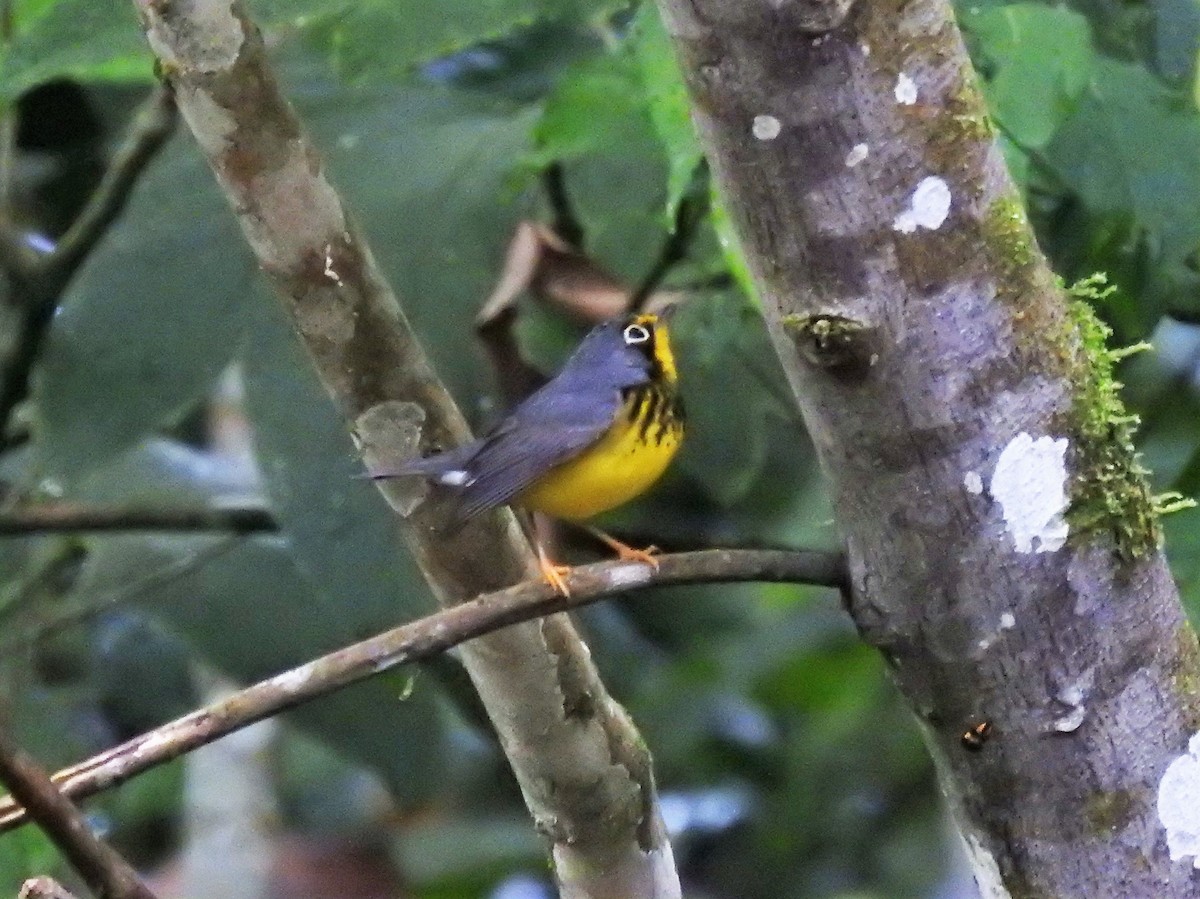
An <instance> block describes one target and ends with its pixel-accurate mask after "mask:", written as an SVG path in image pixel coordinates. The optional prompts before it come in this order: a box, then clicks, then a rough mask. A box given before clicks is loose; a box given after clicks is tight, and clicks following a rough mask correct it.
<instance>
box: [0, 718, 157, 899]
mask: <svg viewBox="0 0 1200 899" xmlns="http://www.w3.org/2000/svg"><path fill="white" fill-rule="evenodd" d="M0 781H3V782H4V785H5V786H7V787H8V789H9V791H10V792H11V793H12V795H13V797H14V798H15V799H17V800H18V801H19V802H20V803H21V804H22V805H23V806H25V808H26V809H28V810H29V816H30V817H31V818H32V819H33V820H34V821H36V822H37V824H38V826H39V827H40V828H41V829H42V830H43V831H45V833H46V836H48V837H49V838H50V840H51V841H52V842H53V843H54V845H55V846H57V847H58V849H59V851H60V852H62V854H63V856H64V857H65V858H66V859H67V861H68V862H70V863H71V867H73V868H74V869H75V870H76V871H78V872H79V875H80V876H81V877H82V878H83V879H84V880H85V881H86V882H87V884H88V886H89V887H91V888H92V891H93V892H94V893H95V894H96V895H97V896H103V897H105V899H155V896H154V894H153V893H152V892H150V890H149V889H148V888H147V887H146V886H145V884H143V883H142V881H141V879H140V878H139V877H138V875H137V872H136V871H135V870H134V869H133V868H132V867H131V866H130V864H129V862H127V861H125V859H123V858H122V857H121V856H120V855H119V854H118V853H117V852H116V851H115V850H113V848H112V847H111V846H109V845H107V844H106V843H103V842H101V841H100V840H99V839H97V838H96V836H95V835H94V834H93V833H92V830H91V828H90V827H89V826H88V823H87V821H86V820H85V819H84V817H83V815H82V814H81V813H80V811H79V809H77V808H75V806H74V805H72V804H71V801H70V800H69V799H67V797H66V796H64V795H63V794H62V793H60V792H59V790H58V788H57V787H56V786H55V785H54V783H53V782H52V781H51V780H50V777H49V776H48V775H47V774H46V772H45V771H43V770H42V768H41V766H40V765H39V764H38V763H37V762H36V761H34V759H33V757H32V756H30V755H29V753H27V752H25V751H24V750H23V749H21V748H20V747H19V746H17V745H16V744H14V743H13V742H12V741H11V740H10V739H9V736H8V734H7V733H5V732H4V731H2V730H0Z"/></svg>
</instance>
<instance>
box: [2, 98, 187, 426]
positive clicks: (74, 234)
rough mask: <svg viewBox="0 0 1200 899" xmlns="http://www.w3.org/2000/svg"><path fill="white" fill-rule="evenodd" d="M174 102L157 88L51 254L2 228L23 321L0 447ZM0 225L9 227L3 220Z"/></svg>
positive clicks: (5, 396)
mask: <svg viewBox="0 0 1200 899" xmlns="http://www.w3.org/2000/svg"><path fill="white" fill-rule="evenodd" d="M176 119H177V116H176V114H175V102H174V99H173V98H172V96H171V92H170V90H169V89H167V88H166V87H158V88H155V90H154V93H152V94H151V95H150V97H149V99H147V100H146V102H145V103H144V104H143V105H142V106H141V108H140V109H139V110H138V111H137V114H136V115H135V116H134V120H133V123H132V124H131V125H130V129H129V133H128V135H127V136H126V138H125V141H124V142H123V143H122V145H121V147H120V149H119V150H118V151H117V153H116V155H115V156H114V157H113V159H112V163H111V164H110V165H109V167H108V170H107V171H106V172H105V174H104V177H103V178H102V179H101V181H100V184H99V185H98V186H97V187H96V190H95V192H94V193H93V194H92V196H91V197H90V198H89V199H88V202H87V204H86V205H85V206H84V207H83V210H82V211H81V212H80V213H79V216H78V217H77V218H76V219H75V221H74V223H72V225H71V227H70V228H68V229H67V233H66V234H64V235H63V236H62V239H61V240H60V241H59V242H58V245H57V246H56V247H55V248H54V250H53V251H52V252H50V253H49V254H48V255H46V256H43V257H41V258H31V257H30V251H29V249H28V247H25V246H24V245H23V244H22V243H21V242H20V240H19V238H18V237H17V235H15V234H14V233H13V230H12V228H11V227H3V228H0V265H3V266H4V267H6V268H7V269H8V271H9V275H10V277H11V278H12V281H13V287H14V294H15V297H16V299H17V301H18V302H19V305H20V306H21V307H22V318H21V322H20V325H19V328H18V333H17V339H16V341H15V343H14V348H13V351H12V355H11V356H9V358H8V359H6V360H5V362H4V366H3V370H0V443H2V442H3V441H4V440H5V439H7V437H8V434H9V430H10V425H11V419H12V414H13V410H15V409H16V407H17V406H18V405H19V404H20V403H21V401H22V400H24V399H25V397H26V396H27V395H28V394H29V378H30V375H31V373H32V371H33V367H34V365H35V364H36V363H37V360H38V358H39V356H40V355H41V352H42V343H43V342H44V341H45V337H46V333H47V332H48V331H49V330H50V322H51V321H52V320H53V318H54V310H55V308H56V307H57V305H58V300H59V297H61V296H62V292H63V290H65V289H66V287H67V284H68V283H70V281H71V278H72V277H74V275H75V273H76V272H77V271H78V270H79V267H80V266H81V265H82V264H83V262H84V260H85V259H87V256H88V254H89V253H90V252H91V251H92V249H93V248H94V247H95V245H96V243H97V242H98V241H99V240H100V238H101V237H102V236H103V235H104V233H105V232H106V231H107V230H108V227H109V226H110V225H111V224H112V223H113V222H114V221H115V220H116V218H117V216H118V215H120V214H121V211H122V210H123V209H124V208H125V204H126V203H127V202H128V200H129V197H130V195H131V194H132V193H133V188H134V186H135V185H136V184H137V182H138V179H139V178H140V177H141V174H142V172H143V171H144V170H145V168H146V165H147V164H148V163H149V162H150V160H151V159H153V158H154V156H155V155H156V154H157V153H158V151H159V149H160V148H161V147H162V145H163V144H164V143H166V141H167V138H168V137H170V135H171V132H172V130H174V127H175V121H176ZM0 225H7V217H2V220H0Z"/></svg>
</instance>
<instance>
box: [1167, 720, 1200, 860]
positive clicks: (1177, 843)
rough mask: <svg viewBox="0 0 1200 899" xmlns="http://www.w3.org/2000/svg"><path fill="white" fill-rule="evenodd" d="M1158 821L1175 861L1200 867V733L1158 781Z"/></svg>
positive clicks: (1190, 741) (1189, 742) (1168, 766)
mask: <svg viewBox="0 0 1200 899" xmlns="http://www.w3.org/2000/svg"><path fill="white" fill-rule="evenodd" d="M1158 820H1159V822H1160V823H1161V824H1162V826H1163V827H1164V828H1165V829H1166V831H1167V850H1168V851H1169V852H1170V853H1171V861H1175V862H1177V861H1186V860H1188V859H1189V858H1190V859H1191V860H1192V867H1193V868H1196V869H1197V870H1200V733H1197V734H1196V735H1195V736H1193V737H1192V739H1191V740H1189V741H1188V751H1187V752H1186V753H1185V754H1184V755H1181V756H1179V758H1177V759H1175V760H1174V761H1173V762H1171V764H1169V765H1167V770H1166V771H1165V772H1163V776H1162V780H1160V781H1159V783H1158Z"/></svg>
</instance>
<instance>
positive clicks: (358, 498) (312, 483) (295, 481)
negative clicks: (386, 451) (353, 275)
mask: <svg viewBox="0 0 1200 899" xmlns="http://www.w3.org/2000/svg"><path fill="white" fill-rule="evenodd" d="M265 313H266V314H264V315H262V316H261V317H260V318H259V320H258V321H257V322H256V323H255V326H254V327H253V329H252V330H251V334H250V340H249V341H248V346H249V347H251V348H252V350H251V351H249V352H247V353H246V355H245V358H244V359H243V362H242V364H243V367H244V371H245V384H246V408H247V411H248V413H249V416H250V420H251V426H252V428H253V430H254V445H255V455H256V457H257V459H258V463H259V468H260V469H261V471H262V474H263V480H264V482H265V486H266V490H267V496H268V497H269V499H270V504H271V508H272V510H273V511H274V513H275V515H276V516H277V518H278V519H279V523H280V526H281V528H282V530H283V532H284V534H286V535H287V537H288V548H289V549H290V550H291V551H293V552H294V554H295V556H294V561H295V564H296V566H297V568H298V569H299V570H300V571H301V573H302V574H303V575H304V576H305V577H306V578H307V579H308V580H309V581H311V582H312V583H313V584H314V585H316V586H317V588H318V589H319V590H320V591H321V592H322V593H323V594H324V595H326V596H329V597H333V598H336V599H337V600H339V601H341V602H345V603H347V604H351V603H352V604H353V605H354V607H355V613H356V615H359V616H368V617H369V618H370V620H371V621H373V622H375V626H374V629H382V627H383V626H386V625H387V624H389V623H390V624H396V623H398V622H399V620H401V619H406V618H415V617H417V616H419V615H421V614H424V613H426V612H429V611H432V610H433V608H434V604H433V600H432V598H431V597H430V596H429V592H428V589H427V588H426V586H425V582H424V581H423V580H422V578H421V576H420V573H419V572H418V571H417V570H416V567H415V566H414V565H413V563H412V561H411V559H410V558H409V557H408V554H407V553H406V552H404V550H403V548H402V545H401V543H400V540H399V532H398V530H397V522H396V517H395V514H394V513H393V512H392V510H391V509H390V508H389V507H388V505H387V504H386V503H385V502H384V500H383V497H382V496H381V495H380V494H379V491H378V490H376V489H375V487H374V485H373V484H372V483H371V482H370V481H369V480H367V479H365V478H363V477H362V474H363V468H362V464H361V462H359V461H358V458H357V454H356V453H355V450H354V444H353V443H352V442H351V440H350V435H349V433H348V432H347V430H346V425H345V423H344V422H343V421H342V420H341V419H340V417H339V416H338V415H337V412H336V410H335V409H334V406H333V404H332V403H331V402H330V401H329V397H328V395H327V394H326V393H325V391H324V390H323V389H322V388H321V385H320V383H319V382H318V381H317V376H316V373H315V372H314V371H313V369H312V365H311V363H310V362H309V360H308V359H307V357H305V355H304V354H303V352H302V351H301V348H300V345H299V342H298V341H297V340H296V337H295V335H293V333H292V331H291V329H290V328H289V327H288V326H287V324H286V322H284V320H283V312H282V310H281V309H274V308H272V307H267V308H266V310H265Z"/></svg>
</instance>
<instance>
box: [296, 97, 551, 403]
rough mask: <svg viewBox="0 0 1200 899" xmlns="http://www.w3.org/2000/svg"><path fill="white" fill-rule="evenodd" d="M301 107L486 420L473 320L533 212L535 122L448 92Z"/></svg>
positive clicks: (467, 399)
mask: <svg viewBox="0 0 1200 899" xmlns="http://www.w3.org/2000/svg"><path fill="white" fill-rule="evenodd" d="M298 94H299V98H298V103H297V105H298V106H299V108H300V111H301V114H302V115H303V116H304V119H305V121H306V122H308V124H309V125H310V126H311V128H312V129H313V131H314V132H315V133H316V137H317V140H318V144H319V146H321V147H322V149H323V150H324V151H325V154H326V158H327V160H328V162H329V166H330V169H331V171H332V174H333V179H334V182H335V184H337V186H338V188H339V189H340V190H341V191H342V192H343V194H344V196H345V197H346V198H347V201H348V203H349V206H350V208H351V210H353V213H354V215H355V218H356V219H357V220H358V221H359V222H361V223H363V225H364V229H365V231H366V234H367V237H368V239H369V241H370V242H371V246H372V251H373V253H374V255H375V258H376V259H377V260H378V261H379V264H380V265H381V266H382V268H383V270H384V273H385V274H386V275H387V276H388V280H389V281H390V283H391V284H392V285H393V286H394V288H395V289H396V292H397V293H398V294H399V295H400V300H401V303H402V304H403V306H404V309H405V313H406V314H407V315H408V317H409V320H410V321H411V322H412V323H413V326H414V328H415V329H416V331H417V333H418V334H420V335H421V338H422V340H423V342H424V343H425V346H426V348H427V349H428V350H429V351H430V353H431V355H432V356H433V358H434V360H435V362H436V363H437V368H438V374H439V375H440V376H441V377H442V378H443V379H444V380H445V381H446V382H447V384H448V385H449V386H450V387H451V389H452V391H453V392H454V393H455V395H456V396H457V397H458V398H459V401H460V402H461V403H462V404H463V406H464V408H465V410H466V412H467V415H468V416H473V415H476V414H477V413H478V412H479V410H480V408H481V402H482V398H483V397H484V396H485V394H486V393H487V391H488V387H487V384H488V381H487V374H486V369H485V367H484V366H485V360H484V357H483V354H482V352H479V351H477V347H478V344H477V343H476V341H475V337H474V331H473V321H474V317H475V314H476V312H478V311H479V307H480V306H481V305H482V304H483V301H484V299H486V298H487V296H488V294H489V293H490V292H491V290H492V287H493V285H494V284H495V281H496V279H497V277H498V276H499V272H500V268H501V265H502V263H503V259H504V253H505V249H506V247H507V246H508V242H509V240H510V239H511V237H512V232H513V228H514V227H515V226H516V223H517V221H519V220H520V219H521V218H522V217H523V216H524V215H526V214H527V210H528V206H527V201H526V199H525V197H523V196H521V195H520V194H518V193H516V192H515V191H514V189H513V187H512V185H511V175H512V171H513V170H514V168H515V167H516V165H517V162H518V160H519V158H520V156H521V154H522V153H523V152H524V151H525V149H526V147H527V143H528V134H529V129H530V126H531V123H532V121H533V115H534V113H533V111H532V110H531V109H528V108H524V107H515V108H514V107H511V106H504V107H501V108H499V109H497V107H496V104H494V103H492V102H490V101H488V100H487V99H486V98H480V97H476V96H474V95H473V94H470V93H467V92H464V91H456V90H453V89H448V88H440V87H413V86H407V87H406V86H381V87H379V88H377V89H372V90H365V91H359V92H355V93H352V94H350V95H347V94H346V93H345V92H343V91H340V90H338V89H335V88H331V87H329V86H328V85H316V86H314V85H307V86H305V88H304V90H303V91H300V92H298Z"/></svg>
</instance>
